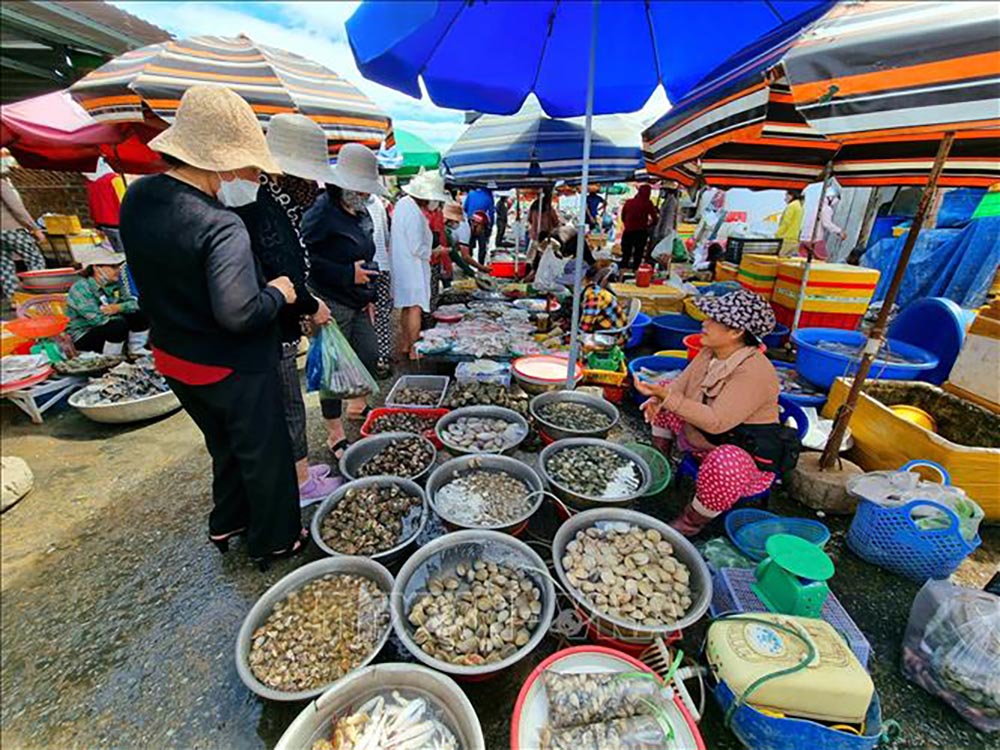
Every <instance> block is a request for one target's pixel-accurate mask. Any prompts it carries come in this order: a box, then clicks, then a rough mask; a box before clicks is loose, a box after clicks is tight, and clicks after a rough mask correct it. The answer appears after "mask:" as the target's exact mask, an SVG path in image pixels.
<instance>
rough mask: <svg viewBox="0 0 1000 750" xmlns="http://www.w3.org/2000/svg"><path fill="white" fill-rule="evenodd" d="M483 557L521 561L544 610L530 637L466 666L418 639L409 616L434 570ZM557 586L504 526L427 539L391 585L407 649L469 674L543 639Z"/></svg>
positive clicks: (489, 671) (501, 664) (491, 670)
mask: <svg viewBox="0 0 1000 750" xmlns="http://www.w3.org/2000/svg"><path fill="white" fill-rule="evenodd" d="M476 560H483V561H484V562H495V563H498V564H499V563H503V564H505V565H508V566H512V567H516V568H517V569H518V570H519V571H521V572H524V573H526V574H528V575H529V576H530V577H531V579H532V581H533V582H534V584H535V585H536V586H537V587H538V588H539V589H540V590H541V592H542V593H541V599H540V601H541V603H542V611H541V614H539V616H538V617H539V619H538V625H537V626H536V627H535V630H534V632H533V633H532V634H531V639H530V640H529V641H528V642H527V643H526V644H525V645H524V646H522V647H521V648H519V649H518V650H517V651H516V652H514V653H513V654H511V655H510V656H509V657H507V658H506V659H503V660H502V661H498V662H496V663H495V664H483V665H480V666H465V665H459V664H451V663H449V662H446V661H441V660H439V659H435V658H434V657H432V656H430V655H429V654H426V653H424V651H423V650H422V649H421V648H420V646H418V645H417V644H416V642H414V640H413V632H414V630H415V628H414V627H413V625H411V624H410V621H409V620H407V619H406V614H407V612H409V610H410V606H411V605H412V604H413V601H414V599H415V598H416V597H417V596H419V595H420V594H422V593H423V591H424V589H425V587H426V583H427V580H428V578H429V577H430V576H432V575H436V574H438V573H440V572H441V571H448V570H452V569H454V567H455V566H456V565H458V564H459V563H462V562H465V563H468V562H472V561H476ZM555 604H556V592H555V587H554V586H553V585H552V580H551V578H550V577H549V572H548V568H547V567H546V565H545V562H544V561H543V560H542V558H541V557H539V556H538V553H537V552H535V551H534V550H532V549H531V547H529V546H528V545H527V544H525V543H524V542H521V541H519V540H517V539H515V538H514V537H512V536H509V535H508V534H503V533H501V532H499V531H483V530H480V529H476V530H472V531H454V532H452V533H450V534H445V535H444V536H442V537H438V538H437V539H435V540H433V541H431V542H429V543H428V544H425V545H424V546H423V547H421V548H420V549H419V550H417V551H416V552H415V553H414V554H413V555H412V556H411V557H410V559H409V560H407V561H406V563H405V564H404V565H403V567H402V569H401V570H400V571H399V575H398V576H397V577H396V583H395V585H394V586H393V590H392V627H393V629H394V630H395V631H396V635H397V636H399V639H400V640H401V641H402V642H403V645H404V646H405V647H406V649H407V651H409V652H410V653H411V654H413V655H414V656H415V657H416V658H417V659H418V660H420V661H421V662H423V663H424V664H426V665H427V666H429V667H432V668H434V669H437V670H438V671H441V672H446V673H448V674H452V675H455V676H457V677H464V678H466V679H484V678H488V677H491V676H493V675H495V674H496V673H498V672H500V671H502V670H504V669H506V668H507V667H510V666H512V665H514V664H516V663H517V662H519V661H520V660H521V659H523V658H524V657H525V656H527V655H528V654H530V653H531V652H532V651H533V650H534V649H535V648H537V646H538V644H539V643H541V642H542V639H543V638H544V637H545V634H546V633H547V632H548V630H549V625H550V624H551V623H552V616H553V613H554V612H555Z"/></svg>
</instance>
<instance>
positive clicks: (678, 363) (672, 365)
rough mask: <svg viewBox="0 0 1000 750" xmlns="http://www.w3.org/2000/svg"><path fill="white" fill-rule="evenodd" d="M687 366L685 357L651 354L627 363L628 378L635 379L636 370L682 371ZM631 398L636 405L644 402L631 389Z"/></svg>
mask: <svg viewBox="0 0 1000 750" xmlns="http://www.w3.org/2000/svg"><path fill="white" fill-rule="evenodd" d="M687 365H688V360H687V358H686V357H661V356H658V355H656V354H651V355H649V356H648V357H636V358H635V359H633V360H632V361H631V362H629V363H628V374H629V377H633V378H634V377H635V373H636V370H640V369H642V368H646V369H647V370H653V371H655V372H668V371H670V370H683V369H684V368H685V367H687ZM632 398H633V399H634V400H635V403H636V404H641V403H642V402H643V401H645V400H646V397H645V396H643V395H642V394H640V393H639V391H637V390H635V387H633V388H632Z"/></svg>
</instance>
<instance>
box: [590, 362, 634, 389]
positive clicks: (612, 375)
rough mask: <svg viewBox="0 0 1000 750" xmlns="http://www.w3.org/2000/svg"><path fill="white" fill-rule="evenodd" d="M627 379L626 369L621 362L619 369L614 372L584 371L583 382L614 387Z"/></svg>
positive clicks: (624, 364)
mask: <svg viewBox="0 0 1000 750" xmlns="http://www.w3.org/2000/svg"><path fill="white" fill-rule="evenodd" d="M627 379H628V368H627V366H626V363H625V362H624V361H623V362H622V364H621V367H620V368H619V369H618V370H617V371H616V370H586V369H585V370H584V371H583V382H584V383H587V384H590V385H614V386H619V385H621V384H622V383H624V382H625V381H626V380H627Z"/></svg>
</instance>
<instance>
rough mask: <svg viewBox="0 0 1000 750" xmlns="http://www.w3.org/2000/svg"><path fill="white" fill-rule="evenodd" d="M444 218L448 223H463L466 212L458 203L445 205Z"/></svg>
mask: <svg viewBox="0 0 1000 750" xmlns="http://www.w3.org/2000/svg"><path fill="white" fill-rule="evenodd" d="M444 218H445V220H446V221H461V220H462V219H464V218H465V211H463V210H462V207H461V206H460V205H459V204H457V203H445V204H444Z"/></svg>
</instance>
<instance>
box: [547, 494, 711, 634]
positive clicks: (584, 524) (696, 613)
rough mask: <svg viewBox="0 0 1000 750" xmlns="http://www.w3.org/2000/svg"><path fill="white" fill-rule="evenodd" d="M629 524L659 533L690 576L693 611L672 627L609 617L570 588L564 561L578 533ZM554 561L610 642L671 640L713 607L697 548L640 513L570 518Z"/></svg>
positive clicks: (607, 511)
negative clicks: (670, 546)
mask: <svg viewBox="0 0 1000 750" xmlns="http://www.w3.org/2000/svg"><path fill="white" fill-rule="evenodd" d="M628 524H631V525H633V526H638V527H640V528H642V529H656V531H658V532H660V534H661V535H662V536H663V538H664V540H665V541H667V542H669V543H670V544H671V545H672V546H673V548H674V552H673V556H674V558H676V559H677V561H678V562H681V563H683V564H684V565H686V566H687V568H688V571H689V572H690V574H691V575H690V579H689V580H688V586H689V588H690V589H691V607H690V609H688V611H687V612H686V613H685V614H684V616H683V617H681V618H680V619H679V620H677V622H675V623H673V624H672V625H657V626H650V625H642V624H640V623H637V622H633V621H632V620H624V619H620V618H617V617H612V616H610V615H606V614H604V613H602V612H600V611H599V610H598V609H597V608H595V607H594V605H593V604H591V603H590V602H589V601H588V600H587V599H585V598H584V596H583V594H582V593H581V592H580V591H578V590H577V589H575V588H573V587H572V586H570V583H569V578H568V577H567V576H566V570H565V569H564V568H563V564H562V559H563V557H564V556H565V554H566V546H567V545H568V544H569V543H570V542H571V541H573V539H575V538H576V534H577V532H578V531H585V530H586V529H589V528H591V527H592V526H598V527H604V528H614V527H615V526H621V527H624V526H626V525H628ZM552 560H553V562H554V563H555V569H556V577H557V578H558V579H559V582H560V583H561V584H562V585H563V587H564V588H565V589H566V590H567V591H568V592H569V593H570V596H572V597H573V601H574V602H575V603H576V605H577V607H578V608H579V609H582V610H583V611H584V612H586V613H587V614H588V615H589V616H590V618H591V620H592V621H593V623H594V625H595V626H596V627H597V630H598V632H600V633H601V634H602V635H605V636H607V637H610V638H616V639H620V640H626V641H634V642H646V641H652V640H653V639H654V638H662V637H665V636H670V635H672V634H674V633H677V632H678V631H681V630H683V629H684V628H687V627H689V626H691V625H694V624H695V623H696V622H697V621H698V620H700V619H701V618H702V617H703V616H704V614H705V612H707V611H708V607H709V605H710V604H711V603H712V576H711V574H710V573H709V570H708V565H707V564H706V563H705V561H704V560H703V559H702V557H701V554H700V553H699V552H698V550H697V549H695V547H694V545H693V544H691V542H689V541H688V540H687V539H685V538H684V536H683V535H682V534H681V533H680V532H679V531H676V530H675V529H673V528H671V527H670V526H668V525H667V524H665V523H664V522H663V521H660V520H659V519H656V518H653V517H652V516H648V515H646V514H645V513H639V512H638V511H634V510H625V509H623V508H598V509H594V510H587V511H583V512H582V513H577V514H576V515H574V516H571V517H570V518H569V520H567V521H566V522H564V523H563V524H562V526H560V527H559V529H558V530H557V531H556V535H555V538H554V539H553V540H552Z"/></svg>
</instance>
